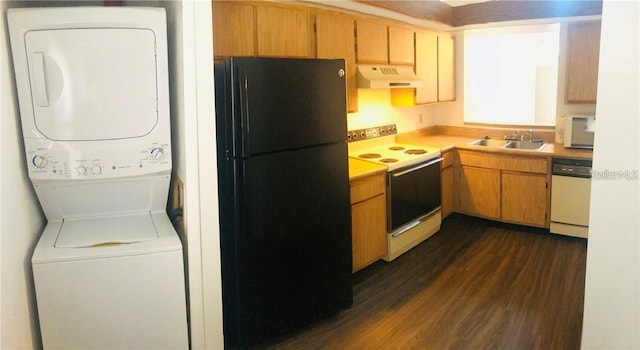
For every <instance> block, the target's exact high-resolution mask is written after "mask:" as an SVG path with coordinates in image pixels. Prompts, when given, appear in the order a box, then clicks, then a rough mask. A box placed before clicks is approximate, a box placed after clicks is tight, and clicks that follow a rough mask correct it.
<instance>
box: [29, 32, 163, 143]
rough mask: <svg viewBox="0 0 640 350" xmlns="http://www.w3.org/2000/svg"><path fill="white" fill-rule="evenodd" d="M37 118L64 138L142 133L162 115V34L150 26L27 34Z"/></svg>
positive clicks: (48, 132) (47, 131)
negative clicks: (159, 94) (159, 71)
mask: <svg viewBox="0 0 640 350" xmlns="http://www.w3.org/2000/svg"><path fill="white" fill-rule="evenodd" d="M24 39H25V44H26V51H27V52H26V54H27V58H28V65H29V80H30V84H31V95H32V104H33V109H34V123H35V127H36V128H37V130H38V131H39V132H40V133H41V134H43V136H45V137H47V138H48V139H51V140H56V141H94V140H114V139H124V138H133V137H140V136H144V135H146V134H148V133H149V132H151V130H153V128H154V127H155V125H156V123H157V121H158V113H157V100H158V99H157V77H156V43H155V39H156V38H155V34H154V32H153V31H151V30H148V29H130V28H90V29H84V28H81V29H66V30H35V31H29V32H27V33H26V34H25V38H24Z"/></svg>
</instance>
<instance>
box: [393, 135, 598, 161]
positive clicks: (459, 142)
mask: <svg viewBox="0 0 640 350" xmlns="http://www.w3.org/2000/svg"><path fill="white" fill-rule="evenodd" d="M477 139H479V137H469V136H454V135H421V136H416V137H412V138H410V139H407V138H405V139H403V143H411V144H415V145H420V146H425V147H427V146H429V147H437V148H440V150H441V151H443V152H444V151H448V150H452V149H453V148H458V149H465V150H471V151H484V152H491V153H501V154H510V155H520V156H531V157H565V158H578V159H592V158H593V151H592V150H583V149H573V148H566V147H564V145H562V144H560V143H553V142H549V143H547V145H546V146H545V147H544V148H543V149H542V150H539V151H534V150H526V149H511V148H501V147H489V146H473V145H469V143H470V142H472V141H475V140H477Z"/></svg>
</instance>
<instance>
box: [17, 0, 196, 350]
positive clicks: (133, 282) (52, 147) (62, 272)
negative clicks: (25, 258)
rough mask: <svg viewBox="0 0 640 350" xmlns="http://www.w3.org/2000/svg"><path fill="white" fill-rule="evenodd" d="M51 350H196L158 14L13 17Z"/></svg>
mask: <svg viewBox="0 0 640 350" xmlns="http://www.w3.org/2000/svg"><path fill="white" fill-rule="evenodd" d="M8 22H9V30H10V37H11V47H12V51H13V63H14V68H15V73H16V84H17V88H18V97H19V104H20V113H21V119H22V132H23V136H24V147H25V154H26V163H27V167H28V173H29V177H30V179H31V182H32V184H33V187H34V189H35V192H36V194H37V197H38V199H39V201H40V204H41V206H42V209H43V210H44V213H45V215H46V217H47V220H48V223H47V225H46V227H45V229H44V231H43V233H42V236H41V238H40V240H39V242H38V243H37V245H36V248H35V251H34V252H33V256H32V261H31V262H32V267H33V277H34V282H35V289H36V300H37V309H38V316H39V322H40V329H41V334H42V341H43V345H44V347H45V348H60V349H70V348H77V349H88V348H109V349H125V348H129V349H132V348H136V349H142V348H171V349H180V348H183V349H186V348H188V335H187V333H188V332H187V313H186V299H185V279H184V269H183V255H182V246H181V243H180V240H179V237H178V235H177V234H176V231H175V230H174V228H173V226H172V224H171V222H170V220H169V218H168V216H167V214H166V203H167V197H168V190H169V183H170V177H171V134H170V120H169V88H168V63H167V40H166V17H165V12H164V10H163V9H161V8H131V7H66V8H33V9H11V10H9V12H8Z"/></svg>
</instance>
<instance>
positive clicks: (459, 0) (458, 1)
mask: <svg viewBox="0 0 640 350" xmlns="http://www.w3.org/2000/svg"><path fill="white" fill-rule="evenodd" d="M440 1H442V2H444V3H445V4H447V5H449V6H452V7H457V6H463V5H469V4H477V3H481V2H487V1H490V0H440Z"/></svg>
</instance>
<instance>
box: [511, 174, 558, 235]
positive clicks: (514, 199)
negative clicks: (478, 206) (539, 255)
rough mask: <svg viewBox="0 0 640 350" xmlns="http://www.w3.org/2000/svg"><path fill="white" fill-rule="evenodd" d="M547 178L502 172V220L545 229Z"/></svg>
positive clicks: (539, 175) (537, 175) (544, 176)
mask: <svg viewBox="0 0 640 350" xmlns="http://www.w3.org/2000/svg"><path fill="white" fill-rule="evenodd" d="M547 193H548V190H547V176H546V175H541V174H526V173H511V172H502V220H503V221H508V222H514V223H519V224H525V225H532V226H540V227H545V224H546V219H547V203H548V200H547V198H548V197H547V196H548V195H547Z"/></svg>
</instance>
